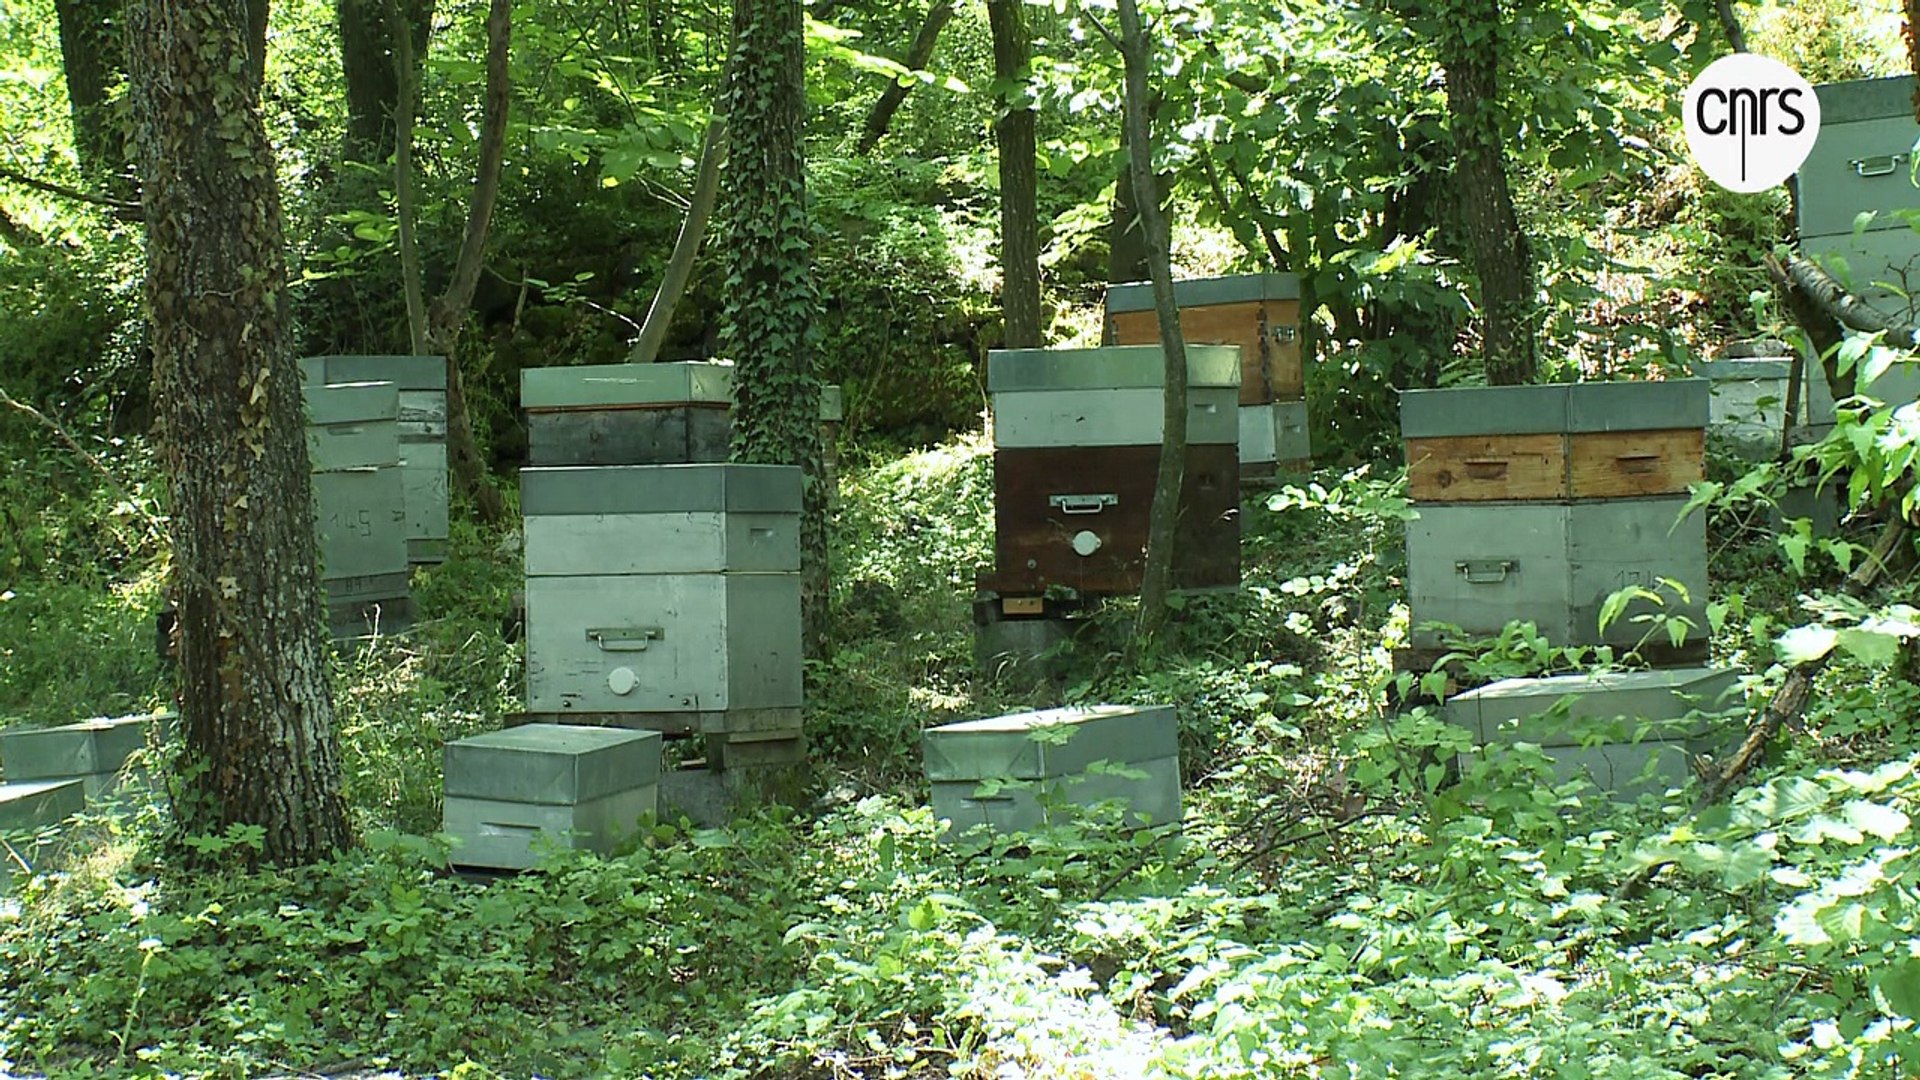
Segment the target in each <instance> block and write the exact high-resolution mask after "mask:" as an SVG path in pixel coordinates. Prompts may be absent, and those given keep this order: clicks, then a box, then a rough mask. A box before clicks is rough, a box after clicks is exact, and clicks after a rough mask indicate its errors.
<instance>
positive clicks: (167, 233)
mask: <svg viewBox="0 0 1920 1080" xmlns="http://www.w3.org/2000/svg"><path fill="white" fill-rule="evenodd" d="M126 26H127V40H128V43H129V50H128V60H129V64H128V67H129V73H130V76H131V87H132V105H133V116H134V128H133V131H134V142H135V145H136V148H137V150H138V161H139V164H140V166H141V170H140V174H141V177H142V180H143V191H142V196H143V203H144V207H145V212H146V220H147V280H146V294H147V302H148V305H149V309H150V311H151V313H152V338H151V344H152V348H153V353H154V388H155V396H156V399H157V401H158V403H159V410H158V411H159V420H158V422H157V424H156V444H157V446H158V448H159V451H160V456H161V460H162V461H163V463H164V465H165V469H166V472H167V478H168V483H169V488H170V493H171V506H172V511H171V518H170V526H169V527H170V529H171V531H172V534H173V535H172V539H173V549H174V564H175V570H176V573H175V582H174V586H175V588H176V590H177V592H178V596H179V601H180V604H179V606H180V625H181V631H182V632H181V649H180V652H181V656H180V661H181V665H180V671H181V721H182V725H183V727H184V729H185V743H186V761H185V763H184V764H185V765H186V768H185V769H184V770H183V771H182V772H181V773H180V774H179V776H178V782H177V784H176V785H175V789H174V810H175V816H176V821H177V822H178V824H179V827H180V828H181V829H182V830H183V831H184V832H185V833H186V834H188V835H195V834H222V833H225V832H226V831H227V830H228V829H229V827H232V826H249V827H257V828H258V829H259V830H261V834H260V836H261V846H260V854H261V856H263V857H264V858H265V859H267V860H269V861H272V862H278V863H295V862H305V861H311V860H314V859H318V858H320V857H322V856H325V855H326V854H328V853H330V852H333V851H335V850H338V849H339V848H341V847H343V846H345V845H346V844H347V843H348V842H349V833H348V825H347V815H346V805H345V801H344V799H343V798H342V797H341V793H340V764H339V754H338V751H337V747H336V743H335V736H334V731H333V704H332V700H331V698H330V696H329V691H328V683H327V663H326V660H327V651H326V650H327V643H326V639H325V637H324V625H325V624H324V619H323V616H322V612H321V603H320V587H319V574H318V568H317V565H316V564H317V561H318V546H317V544H316V541H315V538H314V516H313V493H312V481H311V477H310V475H309V472H308V461H307V449H306V439H305V434H304V424H303V421H302V411H303V410H302V404H301V397H300V375H299V371H298V369H297V367H296V366H295V364H294V360H293V352H292V345H291V338H290V335H289V326H288V316H287V312H288V296H287V291H286V257H285V243H284V238H283V235H282V231H283V226H282V217H281V210H280V195H279V189H278V185H277V183H276V181H275V178H274V157H273V150H272V147H271V146H270V145H269V143H268V141H267V137H266V132H265V130H264V128H263V126H262V124H261V121H260V116H259V112H258V102H259V84H258V82H257V81H256V80H255V79H254V78H252V77H251V71H250V70H249V71H243V73H241V74H239V75H236V74H235V73H234V72H232V71H231V70H230V69H229V68H228V66H227V59H226V58H228V57H231V56H234V55H235V54H237V53H239V52H241V50H243V49H245V48H246V47H247V45H246V43H247V41H248V40H249V38H248V34H249V33H250V31H251V24H250V22H249V6H248V4H247V3H246V0H133V2H131V3H130V4H129V5H128V7H127V24H126Z"/></svg>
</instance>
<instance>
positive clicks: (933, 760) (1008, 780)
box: [921, 705, 1180, 835]
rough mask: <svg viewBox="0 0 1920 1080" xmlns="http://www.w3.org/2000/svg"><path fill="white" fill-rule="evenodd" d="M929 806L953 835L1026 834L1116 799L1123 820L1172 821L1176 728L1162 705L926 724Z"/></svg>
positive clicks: (1176, 792)
mask: <svg viewBox="0 0 1920 1080" xmlns="http://www.w3.org/2000/svg"><path fill="white" fill-rule="evenodd" d="M921 749H922V752H923V754H924V758H925V763H926V771H927V779H928V780H929V781H931V782H932V785H933V810H934V813H935V814H936V815H938V816H939V817H941V818H945V819H947V820H949V821H952V822H953V833H954V835H958V834H961V833H965V832H967V831H969V830H971V829H973V828H976V827H980V826H985V827H987V828H989V829H991V830H994V831H997V832H1012V831H1016V830H1029V829H1034V828H1038V827H1039V826H1042V825H1047V824H1058V823H1060V822H1062V821H1064V820H1070V819H1071V817H1072V816H1074V815H1075V814H1077V813H1078V812H1079V811H1081V810H1083V809H1085V808H1086V807H1090V806H1092V805H1094V804H1095V803H1100V802H1105V801H1107V800H1109V799H1117V800H1120V801H1122V802H1124V803H1125V804H1126V808H1127V818H1128V820H1129V821H1130V822H1131V821H1137V820H1139V819H1140V818H1145V819H1146V820H1148V821H1150V822H1153V823H1156V824H1159V823H1165V822H1170V821H1178V820H1179V819H1180V751H1179V731H1178V727H1177V724H1176V722H1175V718H1174V712H1173V708H1172V706H1169V705H1149V706H1128V705H1097V706H1094V707H1092V708H1066V709H1047V710H1044V711H1040V712H1027V713H1018V714H1015V715H1012V716H1000V717H995V718H992V719H987V720H970V721H967V722H965V723H959V724H948V725H945V726H944V727H937V728H931V729H929V730H928V731H927V732H926V733H925V735H924V738H923V742H922V747H921Z"/></svg>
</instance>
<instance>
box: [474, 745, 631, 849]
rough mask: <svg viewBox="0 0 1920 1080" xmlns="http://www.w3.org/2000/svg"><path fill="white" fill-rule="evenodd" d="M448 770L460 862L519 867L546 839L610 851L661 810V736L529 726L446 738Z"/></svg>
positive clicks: (549, 841) (557, 843) (558, 843)
mask: <svg viewBox="0 0 1920 1080" xmlns="http://www.w3.org/2000/svg"><path fill="white" fill-rule="evenodd" d="M445 777H446V807H445V812H444V818H443V821H444V827H445V829H446V831H447V832H448V833H450V834H452V835H453V836H454V837H456V838H457V839H458V840H459V842H460V843H459V846H458V847H456V848H455V849H454V852H453V860H452V861H453V862H454V864H455V865H458V866H471V867H481V868H486V869H496V870H523V869H525V868H527V867H529V866H532V865H533V864H534V862H535V861H537V860H538V859H539V857H540V852H541V847H542V845H543V844H552V845H555V846H558V847H570V848H581V849H584V850H587V851H593V852H597V853H599V854H602V855H607V854H611V853H612V851H613V849H614V847H616V846H617V845H618V844H620V843H621V842H622V841H623V840H625V839H626V838H627V837H629V836H631V835H632V834H633V832H634V829H635V826H636V825H637V824H638V823H639V821H640V819H641V818H643V817H646V816H648V815H651V814H653V813H654V812H655V811H656V810H657V808H658V800H659V791H660V787H659V785H660V736H659V734H658V733H656V732H651V731H623V730H616V729H610V728H595V727H574V726H562V725H558V724H526V725H524V726H521V727H515V728H508V729H506V730H505V731H495V732H489V733H488V734H485V735H476V736H473V737H472V738H468V739H461V740H459V741H458V742H451V743H448V744H447V746H446V756H445Z"/></svg>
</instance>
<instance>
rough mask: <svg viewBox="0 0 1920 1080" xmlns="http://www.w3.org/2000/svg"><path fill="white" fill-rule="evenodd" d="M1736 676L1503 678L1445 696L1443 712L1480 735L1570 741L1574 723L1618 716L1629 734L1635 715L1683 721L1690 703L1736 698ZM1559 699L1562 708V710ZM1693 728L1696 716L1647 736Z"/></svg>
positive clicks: (1703, 706)
mask: <svg viewBox="0 0 1920 1080" xmlns="http://www.w3.org/2000/svg"><path fill="white" fill-rule="evenodd" d="M1738 681H1739V673H1738V672H1736V671H1734V670H1732V669H1730V668H1713V667H1688V668H1668V669H1665V670H1661V671H1616V672H1607V673H1603V674H1591V675H1556V676H1552V677H1550V678H1537V679H1503V680H1501V681H1499V682H1496V683H1493V684H1491V685H1488V686H1483V687H1480V688H1478V689H1476V690H1470V691H1467V692H1466V693H1464V694H1458V695H1455V696H1454V697H1453V698H1451V699H1449V700H1448V702H1447V706H1446V708H1447V718H1448V719H1449V720H1451V721H1453V722H1454V723H1457V724H1461V725H1462V726H1465V727H1468V728H1470V729H1475V730H1478V731H1479V732H1480V734H1481V737H1482V738H1483V740H1488V741H1491V740H1495V739H1499V740H1502V741H1513V740H1516V739H1521V740H1525V741H1528V742H1537V743H1540V744H1541V745H1543V746H1565V745H1574V744H1576V743H1578V742H1579V741H1580V739H1579V736H1580V732H1579V731H1578V730H1577V728H1578V727H1580V726H1582V725H1584V726H1588V727H1591V726H1593V725H1594V724H1596V723H1600V722H1605V721H1616V720H1621V721H1625V725H1626V727H1627V728H1628V729H1629V730H1627V731H1626V732H1625V733H1624V734H1626V735H1628V736H1631V735H1633V734H1635V733H1636V732H1635V731H1634V730H1632V729H1635V728H1637V727H1638V726H1639V725H1640V724H1641V723H1642V722H1652V723H1653V724H1655V725H1656V726H1658V725H1662V724H1663V722H1671V721H1678V720H1682V719H1683V718H1685V717H1686V716H1687V715H1688V714H1689V713H1692V712H1695V711H1696V710H1697V711H1699V712H1705V713H1711V712H1717V711H1719V710H1721V709H1724V708H1727V707H1728V706H1730V705H1732V704H1734V703H1735V701H1734V697H1735V690H1736V685H1737V683H1738ZM1563 702H1564V703H1565V712H1564V713H1561V712H1559V711H1558V710H1559V708H1560V706H1561V705H1562V703H1563ZM1542 718H1545V719H1542ZM1700 730H1702V725H1701V724H1699V723H1692V724H1683V725H1680V726H1679V727H1678V728H1675V727H1674V726H1673V725H1672V724H1671V723H1666V725H1665V729H1664V730H1656V731H1654V732H1650V733H1649V735H1648V737H1649V738H1661V737H1664V738H1672V737H1675V736H1676V735H1690V734H1695V733H1698V732H1699V731H1700Z"/></svg>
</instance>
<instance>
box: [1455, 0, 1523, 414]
mask: <svg viewBox="0 0 1920 1080" xmlns="http://www.w3.org/2000/svg"><path fill="white" fill-rule="evenodd" d="M1453 15H1454V18H1455V20H1456V25H1455V26H1454V27H1452V28H1450V29H1449V32H1448V33H1446V34H1445V36H1444V37H1443V39H1442V40H1441V42H1440V48H1441V56H1440V62H1441V65H1442V66H1443V67H1445V68H1446V73H1447V114H1448V118H1449V120H1450V122H1451V127H1452V132H1453V143H1454V153H1455V158H1454V167H1453V178H1454V197H1455V199H1456V200H1457V201H1458V203H1459V206H1460V218H1461V222H1462V224H1463V225H1464V226H1465V231H1466V239H1467V249H1468V255H1469V257H1470V258H1471V259H1472V260H1473V269H1474V274H1475V276H1477V277H1478V278H1479V279H1480V309H1481V320H1480V321H1481V339H1482V343H1483V351H1484V355H1485V357H1486V371H1487V382H1488V383H1490V384H1492V385H1494V386H1508V385H1514V384H1518V383H1529V382H1532V381H1533V380H1534V377H1535V374H1536V369H1537V367H1538V362H1537V359H1536V356H1537V347H1538V346H1537V342H1536V341H1535V334H1534V321H1535V318H1536V314H1537V309H1538V304H1537V302H1536V298H1535V296H1534V277H1533V256H1532V252H1531V250H1530V248H1529V247H1528V244H1527V237H1526V234H1525V233H1523V232H1521V231H1520V219H1519V216H1518V215H1517V214H1516V213H1515V212H1514V209H1513V190H1512V188H1511V187H1510V186H1509V184H1508V182H1507V165H1506V153H1505V144H1504V139H1503V138H1502V135H1501V130H1500V51H1499V44H1498V43H1499V41H1500V33H1501V31H1500V30H1499V29H1498V28H1499V27H1500V26H1501V25H1502V15H1501V12H1500V5H1499V2H1498V0H1467V2H1466V3H1462V4H1460V5H1458V6H1457V7H1456V9H1455V10H1454V12H1453ZM1463 27H1471V28H1474V29H1475V30H1476V31H1477V36H1476V37H1475V38H1474V39H1473V40H1466V39H1465V38H1464V36H1463V34H1462V33H1461V28H1463Z"/></svg>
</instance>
